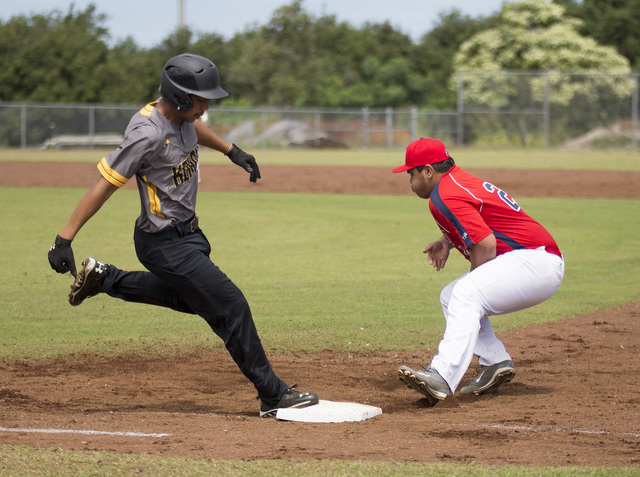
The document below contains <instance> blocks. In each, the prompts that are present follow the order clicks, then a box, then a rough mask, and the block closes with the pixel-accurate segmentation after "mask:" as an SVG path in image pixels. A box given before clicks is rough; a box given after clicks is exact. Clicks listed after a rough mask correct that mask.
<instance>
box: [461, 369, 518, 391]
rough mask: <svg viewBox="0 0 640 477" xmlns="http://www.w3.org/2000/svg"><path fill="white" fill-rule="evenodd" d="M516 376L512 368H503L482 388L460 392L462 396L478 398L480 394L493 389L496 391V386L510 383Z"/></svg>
mask: <svg viewBox="0 0 640 477" xmlns="http://www.w3.org/2000/svg"><path fill="white" fill-rule="evenodd" d="M515 375H516V370H515V369H513V368H503V369H499V370H498V371H497V372H496V373H495V374H494V375H493V378H492V379H491V381H489V382H488V383H487V384H485V385H484V386H483V387H481V388H478V389H474V390H472V391H468V392H462V390H460V392H461V393H462V394H473V395H475V396H479V395H481V394H485V393H487V392H489V391H491V390H493V389H496V388H497V387H498V386H500V385H502V384H505V383H508V382H510V381H511V380H512V379H513V378H514V376H515Z"/></svg>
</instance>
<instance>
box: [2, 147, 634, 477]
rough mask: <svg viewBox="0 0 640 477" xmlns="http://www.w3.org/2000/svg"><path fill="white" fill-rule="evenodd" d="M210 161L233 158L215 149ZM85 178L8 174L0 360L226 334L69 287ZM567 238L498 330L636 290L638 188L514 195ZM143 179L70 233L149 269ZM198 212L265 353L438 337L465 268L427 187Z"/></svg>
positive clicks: (15, 466) (19, 468) (319, 465)
mask: <svg viewBox="0 0 640 477" xmlns="http://www.w3.org/2000/svg"><path fill="white" fill-rule="evenodd" d="M106 152H108V151H99V150H94V151H39V150H27V151H0V161H23V162H38V161H63V160H64V161H76V162H92V163H95V162H97V160H98V159H99V158H100V157H102V156H103V155H104V154H105V153H106ZM251 152H253V153H254V154H255V155H256V157H257V158H258V161H259V163H262V164H274V165H276V164H283V165H299V164H308V165H345V166H375V167H389V168H390V167H393V166H395V165H397V164H399V163H401V162H402V161H403V154H404V153H403V151H402V150H394V151H380V150H378V151H304V152H302V151H261V150H254V151H251ZM450 152H451V154H452V155H453V156H454V157H455V158H456V160H457V162H458V163H459V164H461V165H463V166H464V167H467V168H509V169H535V168H546V169H576V170H577V169H585V170H589V169H590V170H622V171H639V170H640V154H637V153H629V152H615V153H602V152H596V153H583V152H580V153H576V152H558V151H555V152H540V151H531V152H529V151H497V152H496V151H488V150H486V151H483V150H467V149H461V150H459V151H457V150H456V149H455V148H454V147H451V148H450ZM203 158H204V162H205V163H207V162H209V163H220V164H224V163H228V160H227V159H226V158H224V157H223V156H221V155H219V154H214V153H210V152H209V153H205V154H203ZM84 193H85V190H79V189H17V188H0V200H1V201H2V204H3V219H4V221H3V223H4V229H3V238H2V251H3V253H2V257H1V258H0V265H1V266H0V287H1V289H2V293H1V294H0V308H1V309H2V313H1V314H0V317H1V320H0V360H5V361H11V360H16V359H23V358H30V359H38V358H44V357H50V356H60V355H67V354H78V353H81V352H98V353H107V354H118V353H125V352H135V353H163V352H167V353H169V352H175V350H181V351H186V350H188V349H189V347H191V348H195V347H206V348H219V349H222V346H221V344H220V343H219V340H218V339H217V337H216V336H215V335H213V333H212V332H211V331H210V330H209V328H208V326H207V325H206V324H205V323H204V321H203V320H202V319H200V318H198V317H194V316H187V315H182V314H179V313H175V312H172V311H169V310H164V309H161V308H155V307H151V306H144V305H135V304H128V303H125V302H121V301H118V300H114V299H112V298H109V297H106V296H102V295H101V296H97V297H95V298H91V306H90V307H87V305H82V306H81V307H78V308H73V307H71V306H69V305H68V304H67V303H66V294H67V292H68V288H69V285H70V283H71V279H70V276H69V275H66V276H62V275H58V274H56V273H55V272H53V270H51V269H50V267H49V264H48V262H47V259H46V254H47V251H48V249H49V246H50V245H51V242H52V240H53V238H54V237H55V234H56V233H57V232H58V231H59V230H60V229H61V228H62V226H63V224H64V222H65V221H66V220H67V218H68V217H69V215H70V213H71V211H72V209H73V208H74V207H75V205H76V203H77V201H78V200H79V199H80V197H82V195H83V194H84ZM518 202H519V203H520V204H521V205H522V206H523V207H524V208H525V210H526V211H527V212H529V213H530V214H531V215H533V216H534V217H535V218H537V219H538V220H540V221H541V222H542V223H543V224H544V225H545V226H547V228H549V229H550V231H551V232H552V233H553V235H554V236H555V237H556V239H557V240H558V242H559V244H560V247H561V249H562V251H563V252H564V255H565V258H566V265H567V267H566V275H565V281H564V283H563V285H562V287H561V288H560V290H559V291H558V293H557V294H556V295H555V296H554V297H553V298H551V299H550V300H548V301H547V302H545V303H543V304H541V305H539V306H536V307H533V308H531V309H529V310H524V311H522V312H519V313H515V314H513V315H507V316H503V317H499V318H496V319H494V320H493V321H492V322H493V323H494V327H495V329H496V330H497V331H501V330H505V329H508V328H511V327H514V326H526V325H527V324H531V323H537V322H543V321H549V320H555V319H558V318H561V317H565V316H570V315H574V314H579V313H583V312H586V311H590V310H595V309H603V308H606V307H610V306H614V305H618V304H622V303H627V302H630V301H634V300H638V299H640V292H639V291H638V287H637V284H638V283H640V248H639V247H638V242H637V237H638V235H639V232H640V230H639V229H640V225H638V217H640V206H639V202H638V201H634V200H582V199H564V200H563V199H537V198H523V197H518ZM138 212H139V202H138V198H137V192H136V191H133V190H122V191H119V192H118V193H117V194H115V196H114V197H113V198H112V199H111V200H110V201H109V202H108V203H107V204H106V205H105V207H104V208H103V209H102V210H101V211H100V212H99V214H98V216H97V217H96V218H94V219H93V220H92V221H90V222H89V223H88V224H87V225H86V226H85V228H84V229H83V230H82V232H81V233H80V235H79V236H78V238H77V239H76V240H75V241H74V250H75V254H76V261H77V263H78V265H79V263H80V261H81V260H82V259H83V258H85V257H86V256H87V255H94V256H96V257H97V258H99V259H100V260H103V261H107V262H113V263H115V264H117V265H118V266H119V267H122V268H125V269H140V268H141V266H140V265H139V264H138V262H137V259H136V257H135V253H134V250H133V240H132V235H133V220H134V219H135V217H136V216H137V215H138ZM198 213H199V215H200V217H201V220H202V226H203V228H204V230H205V232H206V233H207V234H208V237H209V239H210V241H211V242H212V245H213V248H214V252H213V257H214V261H215V262H216V263H217V264H218V265H220V267H221V268H222V269H223V270H224V271H225V272H227V273H228V274H229V275H230V276H231V278H232V279H233V280H234V281H235V282H236V283H237V284H238V285H239V286H240V287H241V288H242V289H243V291H244V292H245V294H246V296H247V298H248V300H249V302H250V304H251V306H252V309H253V312H254V315H255V319H256V323H257V326H258V328H259V331H260V334H261V337H262V341H263V344H264V345H265V347H266V348H267V350H268V352H269V353H270V354H273V353H278V352H286V351H296V350H304V351H313V350H318V349H322V348H326V349H329V348H332V349H336V350H343V351H354V350H357V351H366V350H401V349H407V350H414V349H415V350H423V349H425V348H433V347H435V346H436V344H437V342H438V340H439V339H440V336H441V333H442V331H443V327H444V320H443V318H442V316H441V311H440V309H439V306H438V294H439V292H440V290H441V288H442V287H443V286H444V285H445V284H446V283H448V282H449V281H450V280H452V279H453V278H455V277H457V276H458V275H460V274H462V273H463V272H464V271H466V270H467V264H466V262H465V261H464V260H463V259H462V258H461V257H460V256H458V255H452V257H451V259H450V262H449V264H447V267H446V268H445V269H444V270H443V271H441V272H435V270H433V269H432V268H431V267H429V266H428V265H427V263H426V259H425V257H424V256H423V254H422V250H423V248H424V246H425V245H426V244H427V243H428V241H430V240H431V239H433V238H435V237H437V236H438V234H439V232H438V231H437V229H436V227H435V225H434V224H433V220H432V219H431V217H430V214H429V212H428V209H427V204H426V201H421V200H418V199H417V198H415V197H412V196H403V197H398V196H393V197H377V196H355V195H337V196H333V195H311V194H309V195H305V194H255V193H230V192H229V193H226V192H224V193H223V192H202V193H200V195H199V200H198ZM0 473H1V474H2V475H3V476H4V475H6V476H18V475H19V476H25V475H26V476H29V475H52V476H55V475H60V476H63V475H64V476H66V475H74V476H75V475H132V474H136V473H142V474H144V475H158V476H164V475H178V474H179V475H220V476H225V475H264V476H271V475H274V476H275V475H278V476H287V475H388V476H394V475H452V476H467V475H473V476H489V475H491V476H493V475H497V476H499V477H503V476H516V475H517V476H533V475H536V476H538V475H540V476H578V475H580V476H582V475H584V476H592V475H593V476H595V475H598V476H614V475H615V476H636V475H640V470H639V469H632V468H585V467H553V468H551V467H514V466H500V467H489V466H478V465H458V464H423V463H396V462H373V461H372V462H358V461H323V460H319V461H291V460H286V461H279V460H259V461H251V462H243V461H215V460H208V459H180V458H167V457H160V456H153V455H140V454H120V453H112V452H98V451H67V450H62V449H46V448H43V449H35V448H29V447H15V446H0Z"/></svg>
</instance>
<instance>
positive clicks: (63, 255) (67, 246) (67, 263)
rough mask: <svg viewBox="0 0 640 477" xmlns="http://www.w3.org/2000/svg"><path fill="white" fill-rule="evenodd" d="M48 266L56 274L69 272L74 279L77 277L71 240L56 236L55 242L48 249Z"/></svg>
mask: <svg viewBox="0 0 640 477" xmlns="http://www.w3.org/2000/svg"><path fill="white" fill-rule="evenodd" d="M49 264H50V265H51V268H53V269H54V270H55V271H56V272H58V273H67V272H71V275H73V276H74V277H75V276H76V275H77V272H76V261H75V259H74V258H73V250H72V249H71V240H67V239H63V238H62V237H60V236H59V235H57V236H56V240H55V242H53V245H52V246H51V248H50V249H49Z"/></svg>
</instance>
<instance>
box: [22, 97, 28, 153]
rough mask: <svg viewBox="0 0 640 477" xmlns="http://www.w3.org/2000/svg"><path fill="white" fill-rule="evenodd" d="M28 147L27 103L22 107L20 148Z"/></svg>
mask: <svg viewBox="0 0 640 477" xmlns="http://www.w3.org/2000/svg"><path fill="white" fill-rule="evenodd" d="M26 147H27V105H26V104H23V105H22V107H21V108H20V149H26Z"/></svg>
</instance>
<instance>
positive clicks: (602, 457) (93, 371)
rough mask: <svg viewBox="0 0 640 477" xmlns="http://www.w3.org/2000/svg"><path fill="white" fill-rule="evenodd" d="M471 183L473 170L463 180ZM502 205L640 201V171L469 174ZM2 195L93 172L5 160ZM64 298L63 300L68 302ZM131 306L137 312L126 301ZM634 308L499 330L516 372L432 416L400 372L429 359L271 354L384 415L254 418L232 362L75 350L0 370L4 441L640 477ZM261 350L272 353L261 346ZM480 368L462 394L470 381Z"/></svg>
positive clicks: (312, 386)
mask: <svg viewBox="0 0 640 477" xmlns="http://www.w3.org/2000/svg"><path fill="white" fill-rule="evenodd" d="M201 171H202V183H201V188H202V189H209V190H251V191H264V192H270V191H280V192H283V191H284V192H314V193H323V192H327V193H363V194H410V193H411V192H410V191H409V190H408V181H407V177H406V175H404V174H397V175H394V174H389V173H388V171H387V170H386V169H366V168H364V169H363V168H344V167H340V168H331V167H318V168H312V167H275V166H274V167H261V172H262V176H263V179H262V180H261V181H260V182H259V183H258V184H257V185H256V184H249V183H248V181H247V180H246V175H244V174H243V173H240V174H239V173H238V169H237V167H236V166H206V165H205V166H201ZM472 172H474V171H472ZM477 172H478V173H479V174H481V176H482V177H484V178H486V179H487V180H489V181H492V182H494V183H495V184H496V185H498V186H500V187H501V188H503V189H504V190H507V191H508V192H509V193H510V194H511V195H513V196H515V197H518V196H528V197H533V196H544V197H552V196H553V197H600V198H640V174H638V173H603V172H585V171H577V172H576V171H567V172H559V171H553V172H548V171H546V172H537V171H526V172H524V171H520V172H519V171H498V170H483V171H477ZM0 178H1V179H0V186H14V187H15V186H27V187H28V186H64V187H89V186H90V185H91V184H92V183H93V182H94V181H95V180H96V178H97V171H96V168H95V165H93V164H91V165H86V164H67V165H64V164H62V165H61V164H18V163H0ZM64 298H65V297H64V296H61V299H64ZM132 306H134V305H132ZM639 324H640V302H634V303H629V304H626V305H624V306H619V307H615V308H611V309H607V310H602V311H597V312H593V313H588V314H585V315H580V316H571V317H567V318H564V319H561V320H558V321H555V322H553V323H544V324H539V325H534V326H529V327H526V328H519V329H514V330H510V331H507V332H503V333H501V334H500V338H501V339H502V340H503V342H504V343H505V345H506V347H507V349H508V350H509V351H510V352H511V354H512V356H513V361H514V363H515V366H516V370H517V375H516V377H515V378H514V380H513V381H512V382H511V383H509V384H506V385H504V386H502V387H501V388H500V389H499V390H497V391H496V392H494V393H491V394H487V395H484V396H479V397H475V396H462V395H460V394H459V393H458V394H456V395H455V396H452V397H449V398H447V399H446V400H445V401H444V402H442V403H440V404H438V405H437V406H436V407H433V408H429V407H427V406H426V404H425V400H422V399H420V395H419V394H417V393H415V392H414V391H411V390H409V389H407V388H406V387H405V386H404V385H403V384H402V383H400V382H399V381H398V379H397V377H396V370H397V368H398V367H399V366H400V365H402V364H408V365H410V366H417V365H418V363H425V361H428V360H429V358H430V356H432V355H433V354H434V352H435V350H423V351H420V352H411V353H408V352H398V353H362V354H360V353H356V354H347V353H338V352H333V351H330V350H329V351H325V352H322V353H313V354H301V353H297V354H292V355H286V356H271V357H270V359H271V362H272V364H273V367H274V369H275V370H276V373H278V375H280V376H281V377H282V378H283V379H285V380H286V381H287V382H288V383H289V384H295V383H297V384H298V385H299V387H300V389H303V390H310V391H313V392H316V393H318V394H319V395H320V398H321V399H326V400H332V401H352V402H359V403H364V404H370V405H374V406H378V407H380V408H382V410H383V414H382V415H380V416H377V417H374V418H372V419H369V420H367V421H363V422H355V423H338V424H336V423H334V424H314V423H298V422H283V421H276V420H274V419H261V418H259V417H258V405H259V403H258V401H256V399H255V397H256V392H255V390H254V389H253V387H252V386H251V385H250V384H249V383H248V382H247V380H246V379H245V378H244V377H243V376H242V375H241V373H240V372H239V371H238V369H237V368H236V366H235V364H234V363H233V362H232V361H231V359H230V358H229V356H228V355H227V354H226V353H211V352H199V353H194V354H183V355H176V356H169V357H168V356H163V357H151V356H132V355H131V356H117V357H105V356H98V355H85V356H73V357H65V358H58V359H52V360H39V361H21V362H18V363H9V362H0V427H2V428H3V429H61V430H76V431H82V430H97V431H106V432H111V433H114V434H115V433H122V432H135V433H145V434H150V435H151V434H153V435H158V434H168V435H166V436H163V437H157V436H156V437H153V436H137V437H136V436H125V435H87V434H72V433H68V432H67V433H60V434H47V433H42V432H27V431H24V432H7V431H6V430H0V444H8V445H28V446H41V447H52V448H63V449H89V450H94V449H95V450H109V451H115V452H123V453H124V452H136V453H150V454H157V455H166V456H181V457H192V458H211V459H244V460H249V459H344V460H384V461H409V462H473V463H478V464H489V465H502V464H517V465H532V466H568V465H582V466H612V467H617V466H623V467H636V468H637V467H640V393H639V392H638V389H639V387H640V359H639V358H638V353H639V352H640V326H638V325H639ZM265 344H266V345H267V347H268V343H265ZM474 368H475V363H474V365H472V367H471V368H470V370H469V372H468V373H467V375H466V376H465V379H464V380H463V383H462V385H464V384H466V383H468V382H469V381H470V380H471V379H472V378H473V376H474V375H475V369H474Z"/></svg>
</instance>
